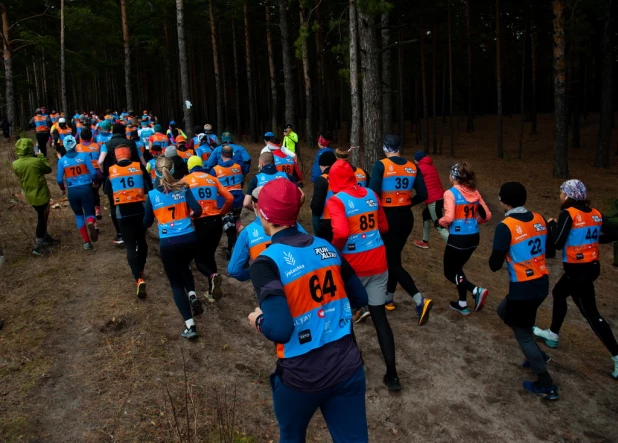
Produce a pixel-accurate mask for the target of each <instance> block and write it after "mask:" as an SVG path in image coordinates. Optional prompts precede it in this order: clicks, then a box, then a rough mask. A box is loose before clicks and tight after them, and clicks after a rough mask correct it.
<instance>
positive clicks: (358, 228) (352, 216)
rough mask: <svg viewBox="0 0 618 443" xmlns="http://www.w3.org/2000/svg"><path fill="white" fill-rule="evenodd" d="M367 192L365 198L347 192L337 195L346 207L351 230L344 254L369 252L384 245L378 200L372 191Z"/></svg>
mask: <svg viewBox="0 0 618 443" xmlns="http://www.w3.org/2000/svg"><path fill="white" fill-rule="evenodd" d="M367 191H368V192H367V195H366V196H365V197H352V196H351V195H349V194H346V193H345V192H339V193H337V194H335V196H336V197H337V198H338V199H339V200H341V202H342V203H343V204H344V206H345V216H346V218H347V219H348V226H349V228H350V235H349V236H348V241H347V242H346V244H345V246H344V248H343V251H342V252H343V253H344V254H358V253H359V252H367V251H370V250H372V249H375V248H379V247H381V246H382V245H383V244H384V243H383V242H382V236H381V235H380V231H379V230H378V199H377V197H376V195H375V193H374V192H373V191H372V190H371V189H368V190H367Z"/></svg>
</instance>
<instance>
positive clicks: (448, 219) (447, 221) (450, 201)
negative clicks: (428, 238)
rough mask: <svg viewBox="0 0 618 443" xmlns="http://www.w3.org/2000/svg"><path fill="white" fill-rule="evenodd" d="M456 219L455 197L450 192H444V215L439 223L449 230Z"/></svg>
mask: <svg viewBox="0 0 618 443" xmlns="http://www.w3.org/2000/svg"><path fill="white" fill-rule="evenodd" d="M454 219H455V196H454V195H453V193H452V192H451V191H450V190H448V191H444V215H443V216H442V218H441V219H440V220H438V223H439V224H440V226H442V227H444V228H448V227H449V226H450V225H451V223H453V220H454Z"/></svg>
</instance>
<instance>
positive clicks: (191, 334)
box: [180, 325, 197, 340]
mask: <svg viewBox="0 0 618 443" xmlns="http://www.w3.org/2000/svg"><path fill="white" fill-rule="evenodd" d="M180 335H181V337H183V338H186V339H188V340H193V339H194V338H197V329H196V327H195V325H193V326H191V327H190V328H185V330H184V331H182V333H181V334H180Z"/></svg>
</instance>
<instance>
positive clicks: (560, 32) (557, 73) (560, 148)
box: [553, 0, 569, 178]
mask: <svg viewBox="0 0 618 443" xmlns="http://www.w3.org/2000/svg"><path fill="white" fill-rule="evenodd" d="M553 11H554V23H553V24H554V122H555V128H556V130H555V137H556V139H555V145H554V171H553V175H554V177H560V178H568V177H569V160H568V154H569V151H568V125H567V107H566V79H565V64H566V63H565V62H566V60H565V41H564V0H553Z"/></svg>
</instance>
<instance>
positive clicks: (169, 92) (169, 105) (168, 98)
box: [143, 19, 174, 115]
mask: <svg viewBox="0 0 618 443" xmlns="http://www.w3.org/2000/svg"><path fill="white" fill-rule="evenodd" d="M163 37H164V41H165V53H166V55H167V59H168V60H170V59H171V53H172V51H171V43H170V38H169V26H168V25H167V19H166V20H165V21H164V22H163ZM163 65H164V66H163V74H164V76H165V77H164V78H165V84H166V85H172V72H171V69H170V64H169V63H163ZM163 89H165V108H163V109H165V113H166V114H167V115H173V113H174V95H173V88H172V87H167V88H163ZM143 104H144V105H146V102H144V103H143ZM148 106H150V105H148Z"/></svg>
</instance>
